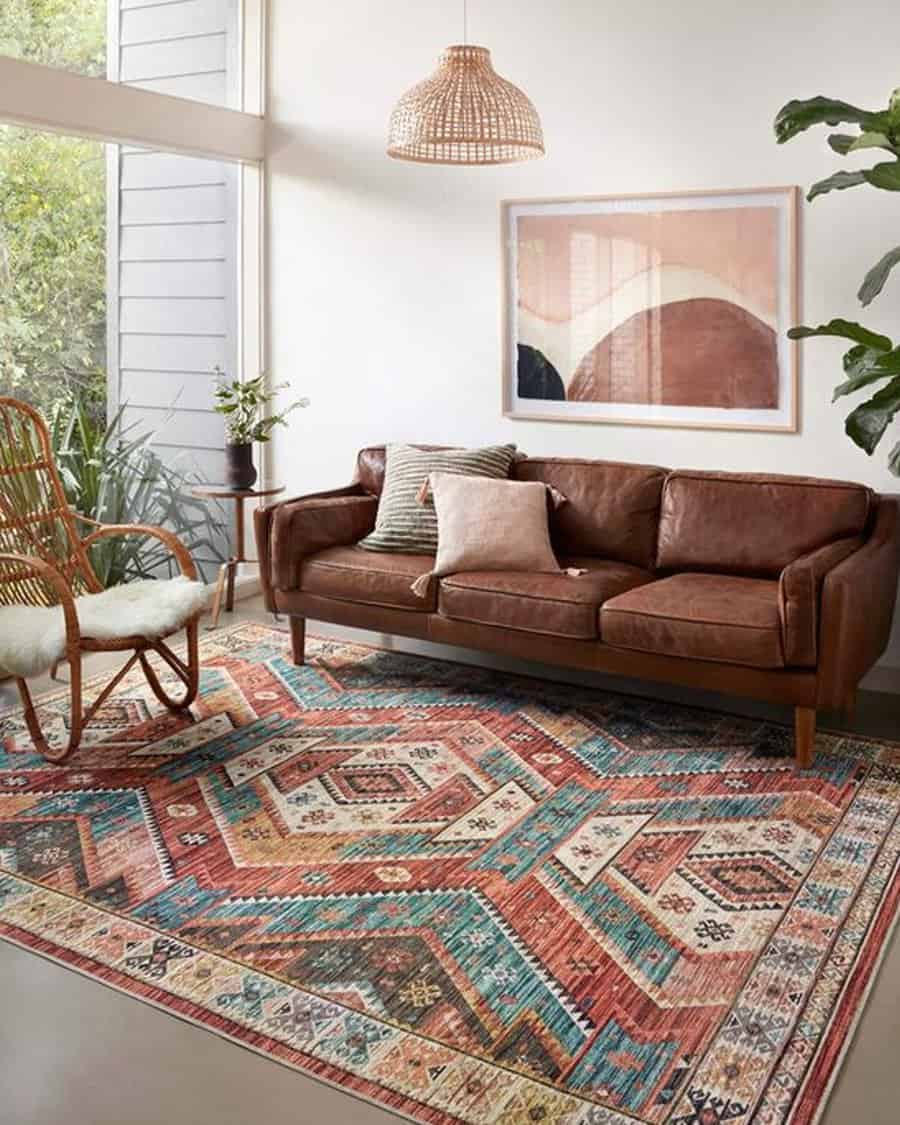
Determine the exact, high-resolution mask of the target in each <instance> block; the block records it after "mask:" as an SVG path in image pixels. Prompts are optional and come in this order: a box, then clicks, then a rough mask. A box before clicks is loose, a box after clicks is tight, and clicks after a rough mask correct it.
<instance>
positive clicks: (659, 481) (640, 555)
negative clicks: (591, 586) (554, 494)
mask: <svg viewBox="0 0 900 1125" xmlns="http://www.w3.org/2000/svg"><path fill="white" fill-rule="evenodd" d="M510 475H511V477H512V479H513V480H537V481H544V482H545V483H546V484H550V485H552V486H553V487H554V488H557V489H559V491H560V492H561V493H562V494H563V496H565V498H566V500H567V503H566V504H563V505H562V506H561V507H560V508H559V509H558V510H557V511H555V512H554V513H553V516H552V518H551V526H550V531H551V538H552V540H553V545H554V547H555V548H556V550H557V552H558V553H559V554H563V555H592V556H594V557H595V558H601V559H619V560H621V561H622V562H628V563H633V564H634V565H635V566H640V567H644V568H645V569H652V567H653V564H654V558H655V555H656V533H657V528H658V525H659V504H660V497H661V494H662V488H663V482H664V480H665V476H666V470H665V469H659V468H655V467H654V466H652V465H631V464H621V463H618V462H615V461H580V460H570V459H562V458H525V459H523V460H521V461H518V462H516V464H515V465H513V469H512V473H511V474H510Z"/></svg>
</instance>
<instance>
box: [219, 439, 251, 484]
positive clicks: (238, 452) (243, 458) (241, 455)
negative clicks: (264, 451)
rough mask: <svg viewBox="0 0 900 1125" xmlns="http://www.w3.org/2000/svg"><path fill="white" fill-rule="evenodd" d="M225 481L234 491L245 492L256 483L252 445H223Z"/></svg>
mask: <svg viewBox="0 0 900 1125" xmlns="http://www.w3.org/2000/svg"><path fill="white" fill-rule="evenodd" d="M225 483H226V484H227V485H228V487H229V488H232V489H234V491H235V492H247V491H248V490H249V489H251V488H252V487H253V486H254V484H256V467H255V466H254V464H253V446H252V445H251V444H250V443H249V442H248V443H247V444H246V445H231V444H227V445H226V446H225Z"/></svg>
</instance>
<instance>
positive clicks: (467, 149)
mask: <svg viewBox="0 0 900 1125" xmlns="http://www.w3.org/2000/svg"><path fill="white" fill-rule="evenodd" d="M467 16H468V13H467V10H466V3H465V0H464V2H463V43H462V44H461V45H458V46H455V47H448V48H447V49H446V51H444V53H443V54H442V55H441V56H440V58H439V60H438V68H437V70H436V71H435V72H434V74H432V75H431V77H430V78H426V79H425V81H424V82H420V83H419V84H418V85H416V86H413V88H412V89H411V90H407V92H406V93H405V94H404V95H403V97H402V98H401V99H400V101H399V102H397V105H396V106H395V107H394V112H393V113H392V114H391V124H390V129H389V133H388V149H387V151H388V156H392V157H394V159H395V160H412V161H415V162H417V163H419V164H512V163H514V162H515V161H517V160H533V159H535V158H536V157H538V156H543V155H544V134H543V131H542V129H541V119H540V118H539V117H538V114H537V110H536V109H535V108H534V106H533V105H532V104H531V101H530V99H529V98H528V96H527V95H526V94H524V93H523V92H522V91H521V90H520V89H519V87H518V86H514V85H513V84H512V82H507V81H506V79H505V78H501V77H500V75H499V74H498V73H497V72H496V71H495V70H494V68H493V66H492V64H491V52H490V51H489V50H488V49H487V47H473V46H470V45H469V43H468V42H467V40H468V35H467V30H468V29H467V26H466V24H467Z"/></svg>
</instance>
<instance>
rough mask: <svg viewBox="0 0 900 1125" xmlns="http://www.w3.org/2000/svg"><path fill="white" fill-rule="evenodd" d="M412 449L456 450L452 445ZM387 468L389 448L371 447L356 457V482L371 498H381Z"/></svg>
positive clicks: (429, 450) (418, 446)
mask: <svg viewBox="0 0 900 1125" xmlns="http://www.w3.org/2000/svg"><path fill="white" fill-rule="evenodd" d="M411 448H412V449H421V450H422V451H423V452H431V453H434V452H436V451H437V450H439V449H456V448H457V447H456V446H452V445H413V446H411ZM386 468H387V446H386V445H370V446H367V447H366V448H365V449H361V450H360V451H359V453H358V454H357V455H356V480H357V481H358V482H359V486H360V488H362V490H363V492H365V493H367V494H368V495H369V496H380V495H381V491H382V489H383V488H384V474H385V470H386Z"/></svg>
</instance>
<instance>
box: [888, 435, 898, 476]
mask: <svg viewBox="0 0 900 1125" xmlns="http://www.w3.org/2000/svg"><path fill="white" fill-rule="evenodd" d="M888 468H889V469H890V470H891V472H892V473H893V474H894V476H895V477H900V441H898V442H897V444H896V445H895V446H894V448H893V449H892V450H891V451H890V453H889V454H888Z"/></svg>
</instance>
